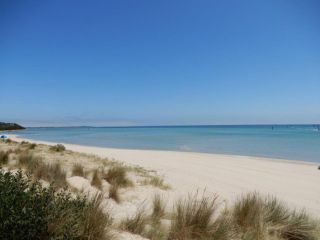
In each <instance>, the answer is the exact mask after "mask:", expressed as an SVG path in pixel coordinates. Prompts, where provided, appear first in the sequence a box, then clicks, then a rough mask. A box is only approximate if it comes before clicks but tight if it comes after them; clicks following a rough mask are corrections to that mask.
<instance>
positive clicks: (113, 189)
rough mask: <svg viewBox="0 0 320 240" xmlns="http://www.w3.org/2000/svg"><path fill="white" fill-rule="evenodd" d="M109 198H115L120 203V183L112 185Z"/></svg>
mask: <svg viewBox="0 0 320 240" xmlns="http://www.w3.org/2000/svg"><path fill="white" fill-rule="evenodd" d="M109 198H111V199H113V200H114V201H116V202H117V203H120V196H119V186H118V185H116V184H112V185H110V188H109Z"/></svg>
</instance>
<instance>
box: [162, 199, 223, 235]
mask: <svg viewBox="0 0 320 240" xmlns="http://www.w3.org/2000/svg"><path fill="white" fill-rule="evenodd" d="M216 200H217V197H216V196H214V197H213V198H209V197H205V196H202V197H201V198H200V199H198V193H197V194H195V195H190V196H189V197H188V198H187V199H185V200H180V201H178V202H177V203H176V205H175V210H174V213H173V219H172V225H171V229H170V233H169V238H168V239H177V240H184V239H204V238H210V237H211V236H213V234H214V233H213V229H214V226H213V223H214V222H213V221H212V220H213V215H214V213H215V211H216V209H217V204H216Z"/></svg>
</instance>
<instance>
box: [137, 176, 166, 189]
mask: <svg viewBox="0 0 320 240" xmlns="http://www.w3.org/2000/svg"><path fill="white" fill-rule="evenodd" d="M142 184H144V185H152V186H154V187H158V188H160V189H163V190H168V189H170V186H169V185H168V184H166V183H164V180H163V178H161V177H159V176H148V177H147V178H146V179H145V180H144V181H143V182H142Z"/></svg>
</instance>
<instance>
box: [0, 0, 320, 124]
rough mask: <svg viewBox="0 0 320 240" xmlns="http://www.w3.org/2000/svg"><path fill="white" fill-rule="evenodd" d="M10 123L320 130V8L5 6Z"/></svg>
mask: <svg viewBox="0 0 320 240" xmlns="http://www.w3.org/2000/svg"><path fill="white" fill-rule="evenodd" d="M0 82H1V85H0V87H1V91H0V121H15V122H19V123H22V124H25V125H27V126H44V125H52V126H57V125H158V124H243V123H319V122H320V2H319V1H316V0H315V1H308V0H306V1H302V0H299V1H295V0H287V1H286V0H270V1H224V0H221V1H212V0H210V1H199V0H194V1H189V0H176V1H171V0H170V1H150V0H145V1H139V0H137V1H133V0H128V1H125V0H124V1H119V0H114V1H80V0H75V1H65V0H60V1H34V0H32V1H31V0H30V1H28V0H21V1H6V0H4V1H1V2H0Z"/></svg>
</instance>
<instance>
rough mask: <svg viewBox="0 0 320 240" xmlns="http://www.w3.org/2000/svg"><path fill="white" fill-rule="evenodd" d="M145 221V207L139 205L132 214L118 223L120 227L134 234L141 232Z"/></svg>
mask: <svg viewBox="0 0 320 240" xmlns="http://www.w3.org/2000/svg"><path fill="white" fill-rule="evenodd" d="M147 223H148V218H147V216H146V213H145V209H144V208H143V207H140V208H139V209H138V210H137V212H136V214H135V215H134V216H132V217H128V218H126V219H124V220H123V221H122V222H121V223H120V228H121V229H122V230H124V231H128V232H131V233H134V234H142V233H143V231H144V229H145V226H146V224H147Z"/></svg>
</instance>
